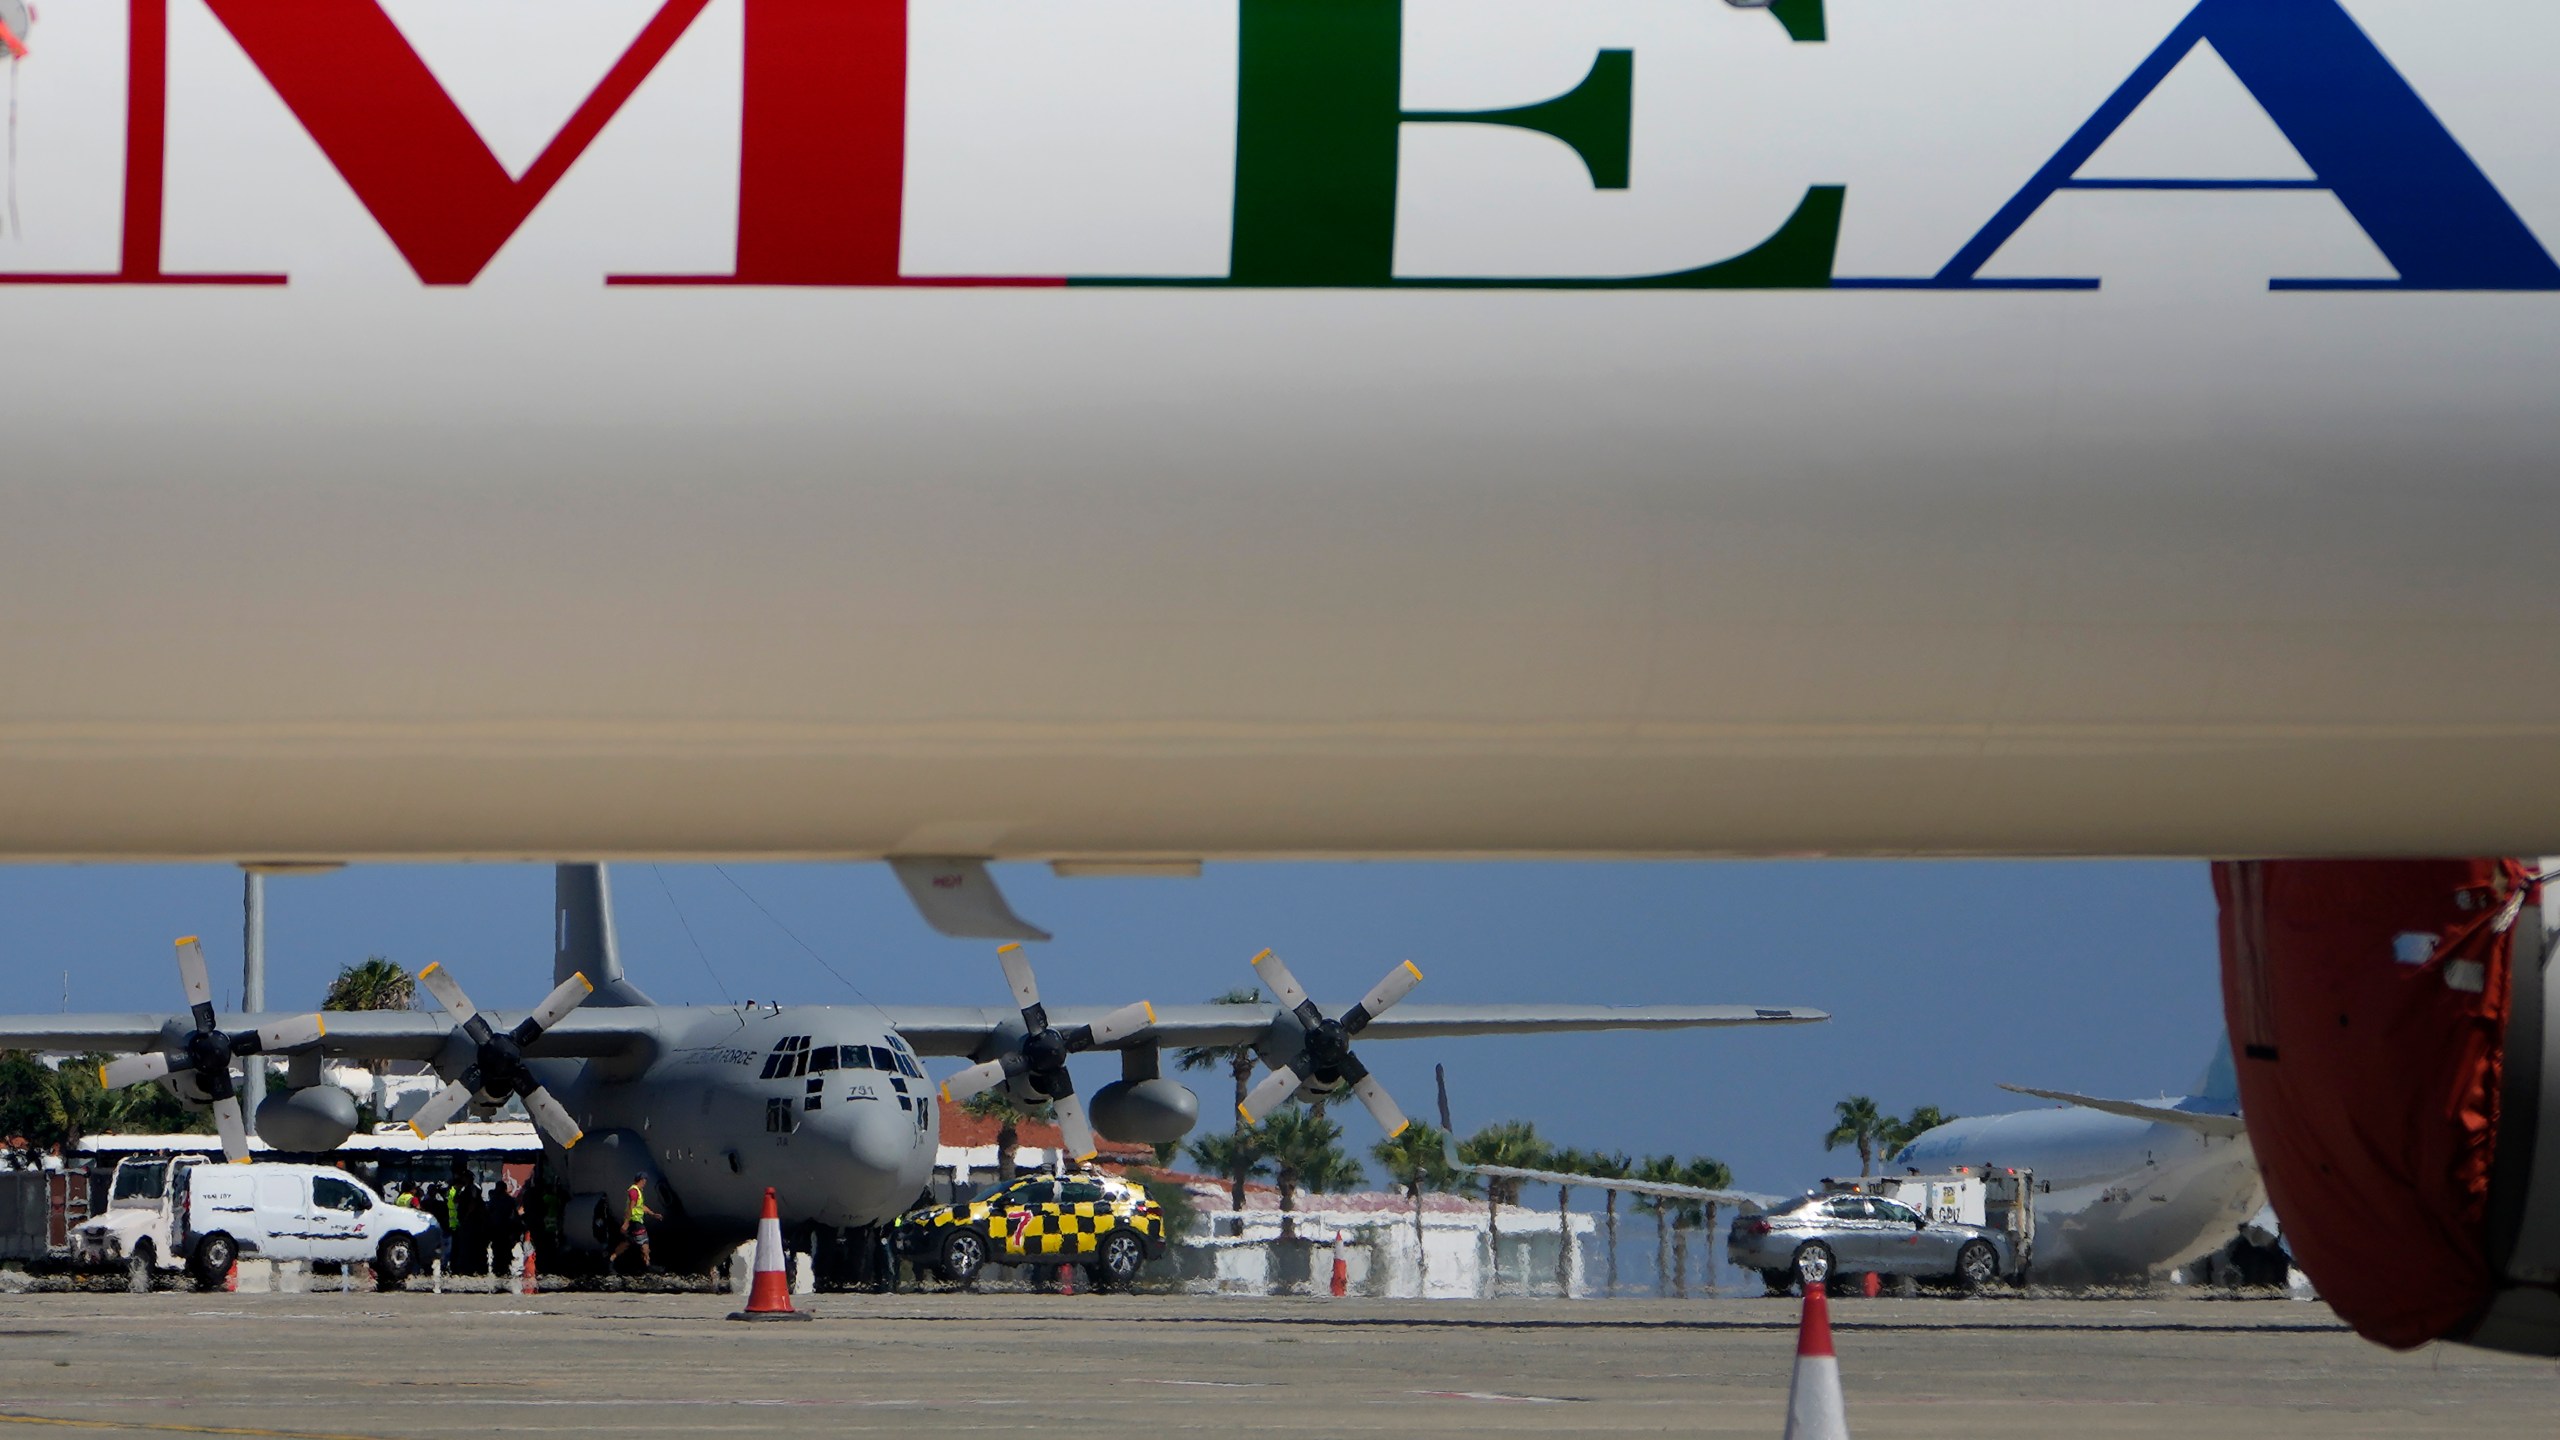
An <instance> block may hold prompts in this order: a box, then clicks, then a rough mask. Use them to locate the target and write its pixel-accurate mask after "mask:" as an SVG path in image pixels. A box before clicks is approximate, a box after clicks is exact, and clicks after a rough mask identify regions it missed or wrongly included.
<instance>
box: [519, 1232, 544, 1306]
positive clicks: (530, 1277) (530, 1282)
mask: <svg viewBox="0 0 2560 1440" xmlns="http://www.w3.org/2000/svg"><path fill="white" fill-rule="evenodd" d="M516 1248H517V1249H519V1250H522V1251H523V1252H524V1276H523V1278H522V1279H521V1280H519V1281H518V1282H517V1288H516V1293H517V1294H519V1295H534V1294H539V1293H540V1292H541V1289H542V1283H541V1282H540V1281H539V1280H536V1279H535V1278H534V1274H533V1245H532V1242H530V1241H527V1242H525V1243H523V1244H521V1245H518V1246H517V1247H516Z"/></svg>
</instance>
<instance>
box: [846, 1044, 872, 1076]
mask: <svg viewBox="0 0 2560 1440" xmlns="http://www.w3.org/2000/svg"><path fill="white" fill-rule="evenodd" d="M844 1068H846V1069H847V1070H868V1069H870V1068H871V1048H870V1047H869V1046H867V1045H847V1046H846V1047H844Z"/></svg>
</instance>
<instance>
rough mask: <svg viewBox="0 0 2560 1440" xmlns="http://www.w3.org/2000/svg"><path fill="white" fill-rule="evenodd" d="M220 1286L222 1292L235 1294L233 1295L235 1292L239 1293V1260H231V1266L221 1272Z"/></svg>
mask: <svg viewBox="0 0 2560 1440" xmlns="http://www.w3.org/2000/svg"><path fill="white" fill-rule="evenodd" d="M222 1288H223V1290H224V1292H225V1293H227V1294H235V1295H236V1294H238V1293H239V1291H240V1262H239V1261H237V1260H234V1261H232V1262H231V1268H230V1269H228V1270H225V1271H223V1272H222Z"/></svg>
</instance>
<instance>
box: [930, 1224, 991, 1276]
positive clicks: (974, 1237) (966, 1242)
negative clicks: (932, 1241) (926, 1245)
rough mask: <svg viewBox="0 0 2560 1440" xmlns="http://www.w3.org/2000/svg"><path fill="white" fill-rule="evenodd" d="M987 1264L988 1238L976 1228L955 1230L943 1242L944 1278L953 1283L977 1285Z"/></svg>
mask: <svg viewBox="0 0 2560 1440" xmlns="http://www.w3.org/2000/svg"><path fill="white" fill-rule="evenodd" d="M986 1266H987V1240H986V1237H985V1236H983V1235H980V1234H979V1233H978V1232H977V1231H975V1230H954V1231H952V1232H951V1238H950V1239H948V1240H945V1241H943V1242H942V1264H941V1266H940V1268H941V1271H942V1278H943V1279H944V1280H945V1281H947V1282H949V1283H950V1284H953V1285H961V1286H968V1285H975V1284H977V1283H978V1272H979V1271H981V1270H983V1269H985V1268H986Z"/></svg>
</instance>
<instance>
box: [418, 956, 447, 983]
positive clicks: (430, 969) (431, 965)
mask: <svg viewBox="0 0 2560 1440" xmlns="http://www.w3.org/2000/svg"><path fill="white" fill-rule="evenodd" d="M443 968H444V962H443V961H441V960H430V961H428V962H427V968H426V969H424V970H421V971H419V972H418V976H419V978H421V979H424V978H425V977H427V976H429V975H433V974H434V973H436V972H437V971H438V970H441V969H443Z"/></svg>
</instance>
